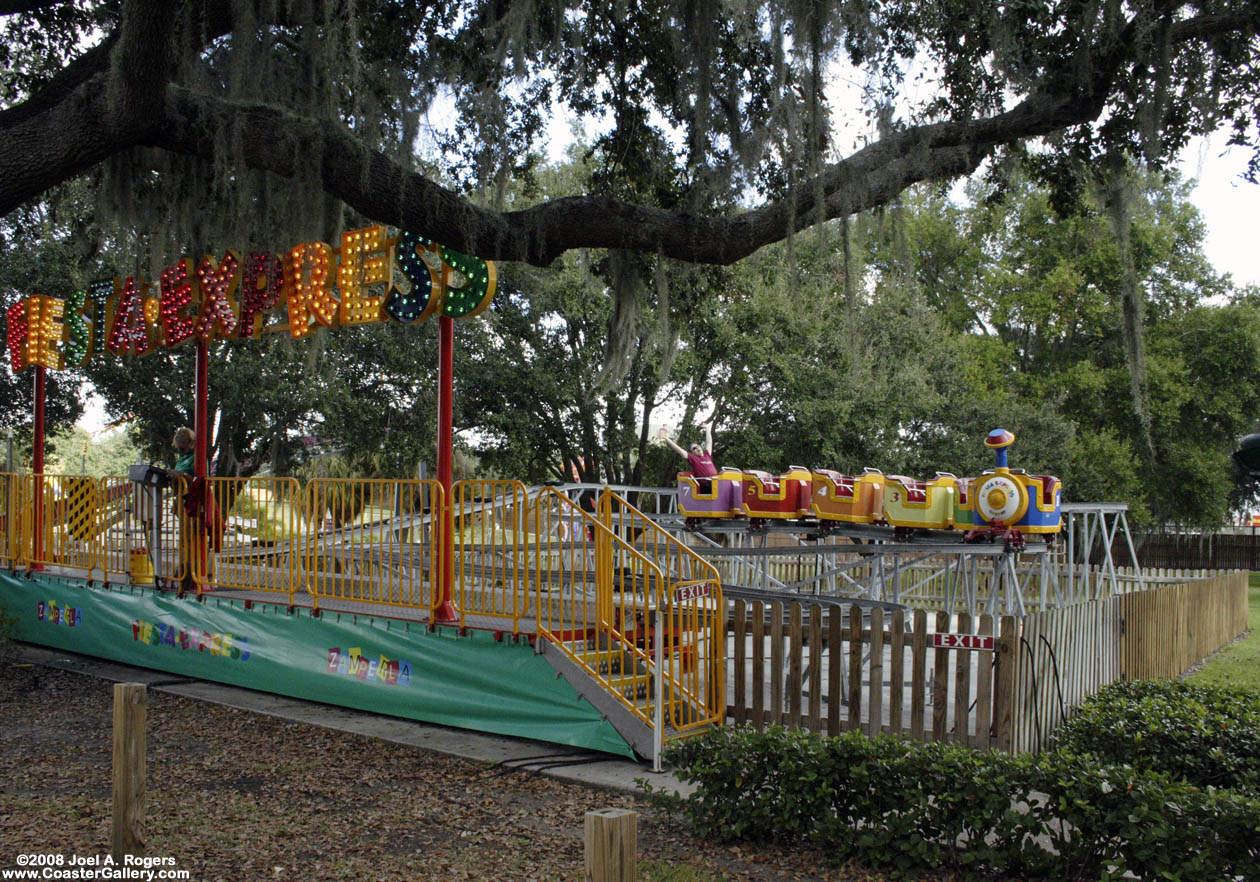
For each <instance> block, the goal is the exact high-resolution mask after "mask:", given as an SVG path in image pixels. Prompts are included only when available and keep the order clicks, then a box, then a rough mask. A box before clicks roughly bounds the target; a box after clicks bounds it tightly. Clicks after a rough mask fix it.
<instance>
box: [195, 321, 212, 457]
mask: <svg viewBox="0 0 1260 882" xmlns="http://www.w3.org/2000/svg"><path fill="white" fill-rule="evenodd" d="M194 395H195V399H196V404H195V407H194V409H193V434H194V436H195V440H196V445H197V446H196V447H195V448H194V453H193V457H194V462H193V475H194V476H195V477H198V478H204V477H205V476H206V450H207V446H206V445H207V440H208V438H207V433H208V432H209V431H210V427H209V426H208V425H207V423H208V422H209V404H208V402H209V399H210V348H209V347H208V346H207V345H206V343H205V341H204V340H198V341H197V388H196V389H195V390H194Z"/></svg>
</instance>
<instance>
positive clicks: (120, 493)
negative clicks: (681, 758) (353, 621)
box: [0, 474, 725, 732]
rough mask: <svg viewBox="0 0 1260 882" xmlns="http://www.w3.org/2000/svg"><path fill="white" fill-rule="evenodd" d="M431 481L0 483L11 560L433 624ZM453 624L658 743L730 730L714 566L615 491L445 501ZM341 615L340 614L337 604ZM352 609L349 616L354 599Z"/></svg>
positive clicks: (471, 489) (501, 492) (5, 479)
mask: <svg viewBox="0 0 1260 882" xmlns="http://www.w3.org/2000/svg"><path fill="white" fill-rule="evenodd" d="M445 505H446V499H445V497H444V495H443V490H442V487H441V485H440V484H439V483H438V482H436V481H395V480H375V479H318V480H312V481H310V482H309V483H308V484H307V485H306V486H305V487H302V486H300V485H299V484H298V483H297V482H296V481H295V480H293V479H291V478H217V477H212V478H205V479H196V480H190V481H185V480H184V479H182V478H181V479H179V480H176V481H175V482H173V483H171V484H169V485H168V486H160V487H159V486H149V485H145V484H141V483H136V482H132V481H130V480H128V479H126V478H122V477H108V478H103V479H94V478H89V477H84V476H67V475H26V476H17V475H7V474H6V475H0V561H3V562H4V563H6V564H7V565H8V566H10V567H18V566H38V567H58V568H63V569H69V570H76V571H81V572H82V573H84V574H85V575H86V577H87V578H95V577H96V576H97V575H98V574H99V575H100V576H101V577H102V578H104V579H105V580H106V581H126V580H130V581H133V582H137V583H148V584H153V582H154V581H155V580H156V581H157V583H158V584H159V585H165V586H166V587H182V588H183V589H185V590H190V591H191V590H195V591H197V592H198V593H214V592H224V591H227V592H239V591H256V592H266V593H269V594H272V595H276V596H277V599H279V598H285V599H286V600H287V602H288V603H289V604H290V605H293V604H294V603H295V602H296V600H297V598H298V596H299V595H306V596H307V597H309V603H310V605H312V606H313V607H316V608H318V607H321V605H322V606H326V607H327V606H332V608H338V609H353V604H368V605H371V606H372V607H373V608H376V609H382V610H387V608H398V609H400V610H403V609H412V610H417V611H421V612H433V611H434V610H436V609H437V606H438V604H439V603H441V601H442V600H443V599H444V598H442V597H441V596H440V585H439V580H440V577H441V575H440V574H441V573H442V572H443V569H444V567H443V563H444V560H443V553H444V552H443V549H442V547H441V544H440V541H439V540H440V530H439V529H435V519H438V520H439V521H440V517H441V514H442V512H443V511H444V507H445ZM451 516H452V518H453V525H454V530H453V536H452V540H453V542H452V545H453V548H452V554H453V559H452V560H451V561H450V564H451V570H452V572H453V577H454V578H453V586H452V589H453V596H452V597H451V600H452V601H453V602H454V605H455V608H456V610H457V611H458V616H459V619H458V621H459V624H461V625H463V626H470V625H472V626H478V627H492V628H497V629H502V630H504V631H511V632H512V633H518V632H519V631H521V630H528V631H533V632H535V633H537V634H539V635H540V636H541V637H542V638H543V639H546V640H548V641H550V642H551V643H552V644H554V645H555V646H556V647H558V648H560V650H561V651H563V652H564V653H566V654H567V655H568V656H569V657H570V658H571V659H572V660H574V661H576V662H577V663H578V664H579V665H580V666H582V667H583V668H584V669H585V670H586V671H587V672H588V673H589V674H590V676H591V677H593V678H594V679H595V680H597V681H598V682H599V683H601V684H602V686H603V688H604V689H606V690H607V691H608V692H609V693H611V694H612V695H614V696H616V697H617V698H618V700H619V701H620V702H621V703H622V704H623V705H624V706H625V707H626V708H628V709H629V710H630V712H631V713H632V714H633V715H635V716H637V717H638V718H640V719H641V720H642V721H643V722H644V723H647V724H649V725H652V726H654V727H655V728H656V729H657V731H660V730H661V729H663V728H664V727H665V726H669V727H671V728H672V729H674V730H677V731H682V732H685V731H686V730H688V729H693V728H696V727H699V726H703V725H706V724H708V723H710V722H714V721H717V720H720V719H721V715H722V713H723V710H724V706H725V697H724V682H725V680H724V674H723V671H724V663H725V662H724V647H725V635H724V633H723V632H722V624H723V623H722V619H723V615H722V603H723V602H722V595H721V586H720V580H719V577H718V573H717V571H716V570H715V569H714V568H713V567H712V566H711V565H710V564H708V563H707V562H706V561H704V560H703V559H702V558H700V557H699V556H698V555H696V554H695V552H693V551H692V550H691V549H689V548H687V547H686V546H685V545H683V544H682V543H680V542H678V541H677V540H675V539H673V538H672V537H671V536H669V535H668V534H666V533H664V532H662V531H660V530H658V529H657V528H656V526H655V525H654V524H653V523H652V521H651V520H650V519H649V518H648V517H646V516H645V515H644V514H643V513H642V512H640V511H638V510H637V509H635V508H634V507H633V506H631V505H629V504H628V503H627V502H626V501H625V500H624V499H622V498H621V497H619V496H617V495H615V494H612V493H610V492H606V493H604V495H603V496H602V497H601V498H600V499H599V500H598V505H597V507H596V510H588V509H586V508H583V507H582V506H580V505H578V504H577V503H575V502H574V501H573V500H571V499H569V498H568V497H566V496H565V495H564V494H562V493H559V492H557V491H556V490H554V489H553V488H550V487H547V488H543V489H542V490H541V491H539V492H538V493H537V494H536V495H535V496H534V497H533V498H532V499H531V498H530V495H529V492H528V490H527V489H526V488H525V486H524V485H523V484H521V483H519V482H516V481H464V482H460V483H457V484H456V485H455V486H454V488H453V491H452V497H451ZM334 601H335V602H337V603H335V604H334V603H333V602H334ZM347 603H348V604H351V606H349V607H347V606H346V604H347Z"/></svg>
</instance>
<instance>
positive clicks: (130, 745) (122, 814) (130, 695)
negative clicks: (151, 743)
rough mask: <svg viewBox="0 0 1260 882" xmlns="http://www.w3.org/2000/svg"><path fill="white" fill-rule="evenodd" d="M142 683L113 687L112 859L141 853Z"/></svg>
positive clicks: (144, 697) (145, 700)
mask: <svg viewBox="0 0 1260 882" xmlns="http://www.w3.org/2000/svg"><path fill="white" fill-rule="evenodd" d="M147 707H148V694H147V692H146V690H145V686H144V684H143V683H115V684H114V836H113V846H112V849H111V850H112V854H113V856H114V860H115V861H117V862H118V863H119V864H121V863H123V858H124V857H125V856H126V855H136V856H139V855H142V854H144V838H143V832H144V802H145V793H144V765H145V715H146V709H147Z"/></svg>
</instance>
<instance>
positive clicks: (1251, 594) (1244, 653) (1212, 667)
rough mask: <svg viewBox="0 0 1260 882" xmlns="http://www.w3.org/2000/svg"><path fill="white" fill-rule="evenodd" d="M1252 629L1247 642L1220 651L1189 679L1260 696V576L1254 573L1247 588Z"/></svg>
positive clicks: (1248, 617)
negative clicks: (1259, 694)
mask: <svg viewBox="0 0 1260 882" xmlns="http://www.w3.org/2000/svg"><path fill="white" fill-rule="evenodd" d="M1247 604H1248V608H1249V614H1248V616H1247V627H1248V628H1249V629H1250V630H1249V631H1248V632H1247V635H1246V636H1245V637H1243V639H1241V640H1239V641H1238V642H1237V643H1235V644H1233V645H1232V646H1228V647H1226V648H1225V649H1223V650H1221V651H1220V652H1218V653H1217V654H1216V655H1214V656H1212V658H1210V659H1208V661H1207V663H1206V664H1204V666H1203V667H1202V668H1201V669H1200V670H1198V671H1196V672H1195V673H1193V674H1191V675H1190V677H1189V678H1187V679H1189V680H1191V681H1192V682H1195V683H1201V684H1204V685H1210V686H1228V687H1230V688H1233V689H1242V690H1245V691H1247V692H1254V693H1260V573H1252V574H1251V581H1250V583H1249V585H1248V588H1247Z"/></svg>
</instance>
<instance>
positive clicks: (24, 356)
mask: <svg viewBox="0 0 1260 882" xmlns="http://www.w3.org/2000/svg"><path fill="white" fill-rule="evenodd" d="M495 284H496V273H495V266H494V262H493V261H486V260H482V259H481V258H477V257H470V256H469V255H466V254H462V253H460V252H458V251H454V250H453V249H450V248H447V247H445V246H442V245H438V244H436V243H434V242H431V241H430V240H428V239H425V238H423V237H420V236H416V235H413V234H411V233H402V234H400V235H399V236H397V237H389V236H387V235H386V232H385V228H384V227H382V226H371V227H365V228H363V229H359V230H351V231H348V232H346V233H344V234H343V235H342V237H341V247H340V248H338V249H334V248H332V247H331V246H329V245H327V244H326V243H324V242H318V241H316V242H305V243H302V244H300V245H295V246H294V247H293V248H290V249H289V251H288V252H287V253H286V254H284V255H283V257H282V256H281V255H278V254H273V253H270V252H250V253H249V255H248V257H247V258H246V260H244V261H242V260H241V259H240V258H239V257H238V256H237V254H236V252H234V251H231V250H229V251H226V252H225V253H224V255H223V257H222V258H221V259H219V260H217V261H216V260H215V259H214V258H213V257H210V256H206V257H203V258H201V260H200V261H198V262H196V263H195V264H194V262H193V261H192V260H191V259H189V258H184V259H182V260H179V261H176V262H175V263H173V264H171V265H170V266H168V267H167V268H166V269H164V270H163V271H162V274H161V278H160V280H159V281H158V283H157V292H156V293H153V289H154V283H152V282H150V281H145V280H137V279H136V278H134V277H128V278H125V279H124V278H113V279H104V280H101V281H97V282H93V283H92V284H90V285H88V286H87V289H86V290H84V291H76V292H74V293H73V294H71V295H70V296H69V297H67V298H65V299H61V298H57V297H49V296H46V295H41V294H34V295H31V296H28V297H25V298H23V299H22V300H20V301H18V302H17V303H15V304H13V305H12V306H11V307H9V310H8V328H7V335H6V336H7V342H8V345H9V363H10V367H12V369H13V371H14V372H15V373H16V372H18V371H22V370H25V369H26V368H28V367H32V366H43V367H46V368H50V369H52V370H63V369H65V368H72V367H77V366H78V365H81V364H83V363H84V362H85V361H87V360H88V359H89V358H91V357H92V356H93V355H95V354H97V353H99V352H110V353H113V354H115V355H119V356H122V355H137V356H143V355H148V354H149V353H151V352H154V351H156V350H157V349H158V348H162V347H165V348H173V347H176V346H179V345H181V344H183V343H186V342H188V341H189V340H197V341H199V342H203V343H209V342H211V341H213V340H216V339H218V340H224V339H237V338H256V337H261V336H264V335H267V334H273V333H282V332H287V333H288V334H289V335H290V336H291V337H293V338H294V339H301V338H303V337H306V336H308V335H309V334H311V333H312V332H313V331H314V330H315V329H316V328H317V327H319V326H323V327H328V328H331V327H337V326H350V325H362V324H372V323H375V322H382V321H387V320H391V321H397V322H402V323H405V324H418V323H420V322H423V321H425V320H427V319H429V318H432V317H433V316H445V317H448V318H469V317H472V316H475V315H477V314H479V313H480V312H482V311H483V310H485V309H486V307H488V306H489V304H490V300H491V299H492V298H493V297H494V291H495ZM273 317H274V319H275V320H271V319H272V318H273ZM286 318H287V321H284V319H286Z"/></svg>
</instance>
